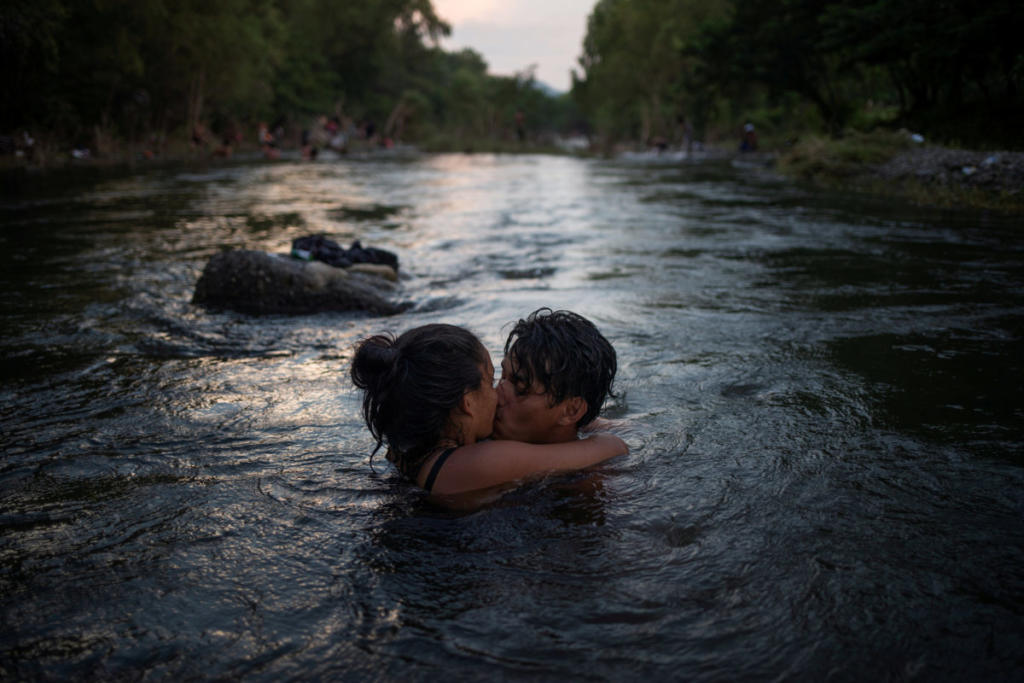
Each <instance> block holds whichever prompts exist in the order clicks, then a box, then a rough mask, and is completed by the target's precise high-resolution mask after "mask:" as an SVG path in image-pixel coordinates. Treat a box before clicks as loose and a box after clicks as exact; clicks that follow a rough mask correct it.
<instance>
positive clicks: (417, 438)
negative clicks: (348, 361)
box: [351, 324, 488, 478]
mask: <svg viewBox="0 0 1024 683" xmlns="http://www.w3.org/2000/svg"><path fill="white" fill-rule="evenodd" d="M487 357H488V353H487V349H486V348H484V345H483V344H482V343H481V342H480V340H479V339H477V338H476V336H474V335H473V333H472V332H470V331H468V330H465V329H463V328H461V327H456V326H455V325H442V324H433V325H424V326H422V327H416V328H413V329H411V330H409V331H407V332H404V333H402V334H401V335H399V336H398V337H395V336H394V335H392V334H378V335H374V336H372V337H369V338H367V339H364V340H363V341H361V342H360V343H359V345H358V346H357V347H356V351H355V356H354V357H353V359H352V372H351V375H352V383H353V384H355V385H356V386H357V387H359V388H360V389H362V390H363V391H364V394H363V419H365V420H366V426H367V427H369V429H370V433H371V434H372V435H373V437H374V438H375V439H376V440H377V447H376V448H375V449H374V451H373V452H374V453H376V452H377V450H378V449H380V447H381V445H382V444H384V443H385V442H386V443H387V445H388V460H390V461H391V462H393V463H394V464H395V465H396V466H397V467H398V469H399V471H401V472H402V474H404V475H406V476H407V477H410V478H415V477H416V474H417V473H418V472H419V469H420V467H421V466H422V465H423V461H424V460H426V458H427V457H428V456H429V455H430V454H431V452H432V451H433V449H434V448H435V447H436V446H437V445H438V443H439V442H440V441H441V438H442V435H443V434H444V432H445V429H446V428H447V427H448V426H449V425H450V424H451V415H452V411H453V410H454V409H455V407H456V406H458V405H459V402H460V401H461V400H462V396H463V395H464V394H465V393H466V392H467V391H473V390H475V389H477V388H479V387H480V383H481V381H482V380H483V377H482V374H481V371H480V367H481V365H485V364H486V359H487Z"/></svg>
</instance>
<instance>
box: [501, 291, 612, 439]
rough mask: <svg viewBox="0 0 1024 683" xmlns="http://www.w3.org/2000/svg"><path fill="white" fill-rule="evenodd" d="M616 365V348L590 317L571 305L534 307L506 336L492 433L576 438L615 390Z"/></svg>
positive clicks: (591, 421)
mask: <svg viewBox="0 0 1024 683" xmlns="http://www.w3.org/2000/svg"><path fill="white" fill-rule="evenodd" d="M615 370H616V359H615V349H614V348H612V345H611V344H610V343H609V342H608V340H607V339H605V338H604V336H602V335H601V333H600V332H599V331H598V330H597V328H596V327H595V326H594V324H593V323H592V322H590V321H589V320H587V319H586V318H584V317H583V316H580V315H577V314H576V313H572V312H570V311H552V310H551V309H550V308H541V309H538V310H536V311H534V312H533V313H531V314H530V315H529V316H527V318H526V319H525V320H520V321H519V322H517V323H516V325H515V327H513V328H512V331H511V332H510V333H509V335H508V339H507V340H506V342H505V358H504V359H503V360H502V361H501V381H500V382H499V383H498V407H497V411H496V412H495V414H494V434H493V436H492V438H494V439H510V440H514V441H526V442H529V443H562V442H564V441H572V440H574V439H576V438H577V435H578V432H579V430H580V428H582V427H586V426H588V425H589V426H590V427H591V428H593V427H594V426H595V424H594V421H595V419H596V418H597V415H598V413H599V412H600V410H601V406H602V405H603V404H604V400H605V398H606V397H607V396H609V395H612V396H614V394H612V380H614V379H615ZM601 422H604V421H603V420H602V421H601Z"/></svg>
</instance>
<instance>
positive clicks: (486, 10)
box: [433, 0, 596, 91]
mask: <svg viewBox="0 0 1024 683" xmlns="http://www.w3.org/2000/svg"><path fill="white" fill-rule="evenodd" d="M595 2H596V0H433V5H434V9H435V10H437V13H438V15H440V16H441V18H442V19H444V20H445V21H447V22H448V23H449V24H451V26H452V34H451V36H449V37H448V38H446V39H445V40H444V41H443V42H442V46H443V47H444V48H445V49H446V50H460V49H462V48H464V47H470V48H473V49H474V50H476V51H477V52H479V53H480V54H481V55H483V58H484V60H485V61H486V62H487V66H488V70H489V71H490V72H491V73H492V74H496V75H502V76H509V75H512V74H513V73H516V72H518V71H523V70H524V69H526V68H527V67H529V66H530V65H531V64H536V65H537V72H536V76H537V80H538V81H541V82H542V83H545V84H547V85H549V86H551V87H553V88H555V89H557V90H562V91H567V90H568V89H569V85H570V79H569V70H570V69H572V68H573V67H576V66H577V61H576V58H577V57H578V56H579V54H580V51H581V46H582V44H583V35H584V34H585V33H586V28H587V17H588V16H589V15H590V10H591V9H593V7H594V4H595Z"/></svg>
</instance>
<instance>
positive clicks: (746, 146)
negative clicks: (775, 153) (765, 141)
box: [740, 123, 757, 152]
mask: <svg viewBox="0 0 1024 683" xmlns="http://www.w3.org/2000/svg"><path fill="white" fill-rule="evenodd" d="M740 151H741V152H756V151H757V132H755V131H754V124H752V123H748V124H746V125H745V126H743V135H742V136H741V137H740Z"/></svg>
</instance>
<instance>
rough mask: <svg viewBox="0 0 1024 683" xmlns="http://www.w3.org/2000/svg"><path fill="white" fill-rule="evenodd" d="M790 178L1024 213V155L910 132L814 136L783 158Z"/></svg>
mask: <svg viewBox="0 0 1024 683" xmlns="http://www.w3.org/2000/svg"><path fill="white" fill-rule="evenodd" d="M776 167H777V169H778V170H779V171H780V172H781V173H782V174H784V175H786V176H789V177H793V178H799V179H801V180H806V181H811V182H814V183H817V184H819V185H822V186H825V187H834V188H843V189H852V190H856V191H862V192H869V193H872V194H880V195H885V196H896V197H902V198H905V199H908V200H909V201H912V202H914V203H916V204H921V205H925V206H939V207H950V208H952V207H972V208H983V209H995V210H999V211H1006V212H1012V213H1019V212H1024V152H1010V151H1005V150H1004V151H982V150H965V149H953V148H947V147H941V146H938V145H931V144H927V143H926V142H925V141H923V140H921V139H920V137H919V136H913V135H911V134H909V133H906V132H884V133H882V132H876V133H869V134H862V133H854V134H850V135H848V136H846V137H844V138H842V139H839V140H829V139H824V138H818V137H809V138H806V139H804V140H800V141H798V142H797V143H796V144H794V145H793V146H792V147H791V148H790V149H788V150H787V151H785V152H783V153H782V154H780V155H779V156H778V159H777V164H776Z"/></svg>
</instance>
